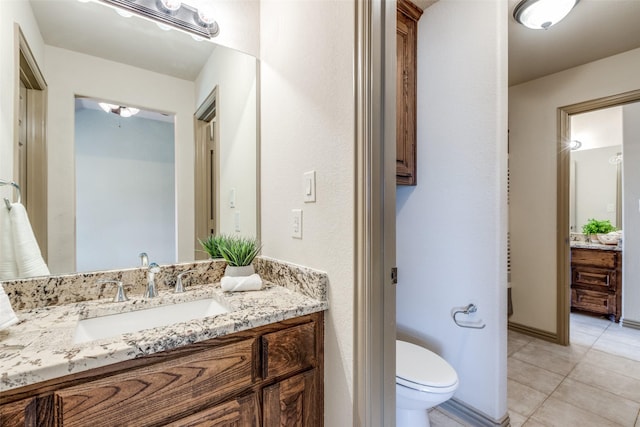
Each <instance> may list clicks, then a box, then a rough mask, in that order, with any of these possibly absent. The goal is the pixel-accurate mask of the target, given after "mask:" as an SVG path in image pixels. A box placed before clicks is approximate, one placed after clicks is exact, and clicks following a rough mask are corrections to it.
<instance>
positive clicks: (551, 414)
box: [525, 397, 619, 427]
mask: <svg viewBox="0 0 640 427" xmlns="http://www.w3.org/2000/svg"><path fill="white" fill-rule="evenodd" d="M531 419H532V420H535V421H538V422H539V423H541V425H544V426H547V427H568V426H580V427H609V426H610V427H619V426H618V425H617V424H615V423H613V422H611V421H609V420H607V419H605V418H602V417H601V416H599V415H597V414H594V413H593V412H589V411H585V410H583V409H580V408H577V407H575V406H573V405H570V404H568V403H566V402H563V401H561V400H557V399H554V398H553V397H550V398H549V399H547V400H546V401H545V402H544V403H543V404H542V406H541V407H540V408H539V409H538V410H537V411H535V413H534V414H533V415H532V417H531ZM525 426H529V424H525Z"/></svg>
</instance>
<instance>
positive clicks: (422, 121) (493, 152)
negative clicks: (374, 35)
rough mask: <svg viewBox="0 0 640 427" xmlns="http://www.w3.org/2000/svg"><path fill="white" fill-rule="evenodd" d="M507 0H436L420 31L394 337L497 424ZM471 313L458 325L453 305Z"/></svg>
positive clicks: (502, 369) (402, 197)
mask: <svg viewBox="0 0 640 427" xmlns="http://www.w3.org/2000/svg"><path fill="white" fill-rule="evenodd" d="M506 41H507V10H506V2H500V1H491V2H487V1H481V2H469V1H460V0H440V1H439V2H437V3H436V4H434V5H433V6H431V7H430V8H428V9H427V10H426V11H425V13H424V14H423V16H422V18H421V19H420V21H419V25H418V118H417V122H418V129H417V132H418V135H417V144H418V145H417V152H418V164H417V167H418V185H417V186H415V187H404V186H398V192H397V208H396V211H397V242H398V243H397V251H398V252H397V257H398V270H399V281H398V288H397V289H398V291H397V321H398V332H399V336H402V337H403V338H407V335H408V336H410V337H411V340H412V341H416V342H419V343H422V344H424V345H426V346H427V347H428V348H430V349H431V350H432V351H434V352H436V353H438V354H440V355H442V356H443V357H444V359H446V360H447V361H448V362H449V363H451V364H452V366H453V367H454V369H455V370H456V371H457V373H458V376H459V379H460V386H459V388H458V391H457V392H456V394H455V398H456V399H459V400H460V401H463V402H464V403H465V404H467V405H469V406H472V407H474V408H475V409H477V410H479V411H481V412H483V413H484V414H486V415H487V416H489V417H491V418H493V419H494V420H498V419H500V418H502V417H503V416H504V415H505V414H506V411H507V399H506V396H507V390H506V375H507V373H506V368H507V366H506V295H507V283H506V278H507V275H506V230H507V226H506V224H507V205H506V173H507V170H506V166H507V164H506V155H507V145H506V143H507V138H506V137H507V126H506V114H507V103H506V101H507V99H506V95H507V80H506V78H507V74H506V70H507V63H506V55H507V45H506ZM471 302H473V303H475V304H476V305H477V306H478V312H477V315H476V317H475V318H473V319H470V320H478V319H482V320H483V321H484V322H485V323H486V325H487V326H486V328H485V329H482V330H474V329H463V328H460V327H458V326H456V325H455V324H454V322H453V321H452V318H451V310H452V308H453V307H460V306H465V305H467V304H469V303H471Z"/></svg>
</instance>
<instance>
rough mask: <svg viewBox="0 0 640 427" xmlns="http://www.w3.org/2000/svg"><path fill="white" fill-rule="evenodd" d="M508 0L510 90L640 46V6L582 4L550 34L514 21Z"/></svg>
mask: <svg viewBox="0 0 640 427" xmlns="http://www.w3.org/2000/svg"><path fill="white" fill-rule="evenodd" d="M518 3H519V0H509V86H512V85H515V84H519V83H523V82H526V81H529V80H533V79H536V78H538V77H542V76H545V75H547V74H552V73H556V72H558V71H562V70H566V69H568V68H572V67H576V66H578V65H582V64H586V63H588V62H591V61H595V60H598V59H602V58H606V57H608V56H611V55H615V54H617V53H621V52H625V51H628V50H631V49H635V48H638V47H640V1H638V0H581V1H580V2H579V3H578V4H577V5H576V7H575V8H574V9H573V10H572V11H571V13H570V14H569V15H568V16H567V17H566V18H565V19H564V20H562V21H560V22H559V23H558V24H556V25H554V26H553V27H551V28H549V29H548V30H531V29H528V28H526V27H525V26H523V25H520V24H518V23H517V22H516V21H515V19H513V9H514V8H515V7H516V5H517V4H518Z"/></svg>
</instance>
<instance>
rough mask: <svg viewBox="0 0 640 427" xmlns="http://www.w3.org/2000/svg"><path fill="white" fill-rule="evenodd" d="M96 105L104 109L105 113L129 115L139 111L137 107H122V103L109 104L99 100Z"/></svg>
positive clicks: (121, 115)
mask: <svg viewBox="0 0 640 427" xmlns="http://www.w3.org/2000/svg"><path fill="white" fill-rule="evenodd" d="M98 105H99V106H100V108H102V109H103V110H104V112H105V113H113V114H117V115H119V116H120V117H131V116H135V115H136V114H138V113H139V112H140V110H139V109H137V108H133V107H124V106H122V105H116V104H109V103H106V102H99V103H98Z"/></svg>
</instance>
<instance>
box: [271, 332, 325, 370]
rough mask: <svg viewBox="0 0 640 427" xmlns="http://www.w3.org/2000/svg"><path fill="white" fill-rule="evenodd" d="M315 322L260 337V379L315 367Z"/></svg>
mask: <svg viewBox="0 0 640 427" xmlns="http://www.w3.org/2000/svg"><path fill="white" fill-rule="evenodd" d="M315 355H316V334H315V322H310V323H305V324H303V325H299V326H294V327H291V328H288V329H284V330H282V331H277V332H273V333H270V334H265V335H263V336H262V377H263V378H264V379H267V378H275V377H278V376H281V375H287V374H291V373H293V372H297V371H300V370H303V369H307V368H310V367H313V366H315V363H316V356H315Z"/></svg>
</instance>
